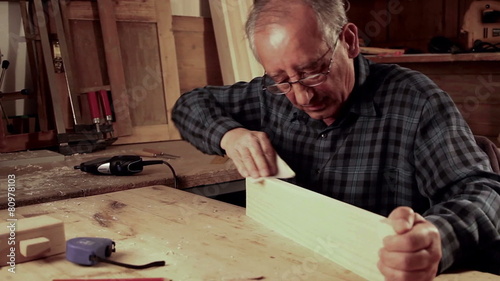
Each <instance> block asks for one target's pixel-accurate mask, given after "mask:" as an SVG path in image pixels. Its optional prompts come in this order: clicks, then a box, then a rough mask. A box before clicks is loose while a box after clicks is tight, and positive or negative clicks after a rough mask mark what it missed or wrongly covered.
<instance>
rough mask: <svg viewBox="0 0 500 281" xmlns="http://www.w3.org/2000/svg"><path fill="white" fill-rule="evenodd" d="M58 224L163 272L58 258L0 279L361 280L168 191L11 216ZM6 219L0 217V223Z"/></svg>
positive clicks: (226, 212)
mask: <svg viewBox="0 0 500 281" xmlns="http://www.w3.org/2000/svg"><path fill="white" fill-rule="evenodd" d="M40 214H45V215H49V216H51V217H54V218H56V219H59V220H62V221H63V222H64V225H65V230H66V239H71V238H75V237H103V238H109V239H112V240H113V241H115V243H116V246H115V248H116V252H115V253H113V254H112V255H111V257H110V259H111V260H114V261H120V262H124V263H130V264H145V263H148V262H152V261H157V260H162V261H165V262H166V264H167V265H166V266H163V267H154V268H149V269H145V270H131V269H127V268H123V267H119V266H115V265H110V264H105V263H99V264H97V265H95V266H90V267H89V266H80V265H77V264H74V263H71V262H68V261H67V260H66V259H65V257H64V255H63V254H61V255H56V256H52V257H49V258H45V259H43V260H36V261H31V262H28V263H23V264H19V265H17V266H16V274H12V273H10V272H8V271H7V270H6V269H7V268H2V270H0V280H2V281H20V280H54V279H64V278H68V279H69V278H72V279H90V280H92V279H95V278H117V279H120V280H124V279H125V278H141V277H143V278H144V277H163V278H165V280H170V279H171V280H233V281H249V280H264V281H267V280H315V281H321V280H330V281H332V280H333V281H340V280H342V281H361V280H362V279H361V278H360V277H359V276H357V275H356V274H354V273H352V272H350V271H348V270H346V269H344V268H342V267H340V266H338V265H336V264H333V263H332V262H330V261H329V260H327V259H325V258H323V257H321V256H316V255H315V253H314V252H312V251H310V250H309V249H307V248H305V247H302V246H300V245H298V244H296V243H293V242H292V241H290V240H289V239H286V238H284V237H283V236H281V235H279V234H277V233H275V232H273V231H271V230H269V229H267V228H265V227H263V226H262V225H260V224H258V223H257V222H255V221H253V220H252V219H250V218H248V217H246V216H245V210H244V208H241V207H238V206H234V205H230V204H226V203H223V202H219V201H216V200H212V199H209V198H206V197H203V196H198V195H194V194H192V193H188V192H184V191H181V190H176V189H172V188H170V187H166V186H152V187H146V188H140V189H134V190H127V191H123V192H115V193H110V194H102V195H97V196H92V197H85V198H75V199H71V200H63V201H58V202H52V203H46V204H40V205H34V206H27V207H21V208H17V209H16V216H17V217H18V218H22V217H33V216H36V215H40ZM6 217H7V213H6V212H1V213H0V219H1V220H4V219H5V218H6Z"/></svg>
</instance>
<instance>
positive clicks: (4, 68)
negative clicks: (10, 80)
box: [0, 60, 10, 89]
mask: <svg viewBox="0 0 500 281" xmlns="http://www.w3.org/2000/svg"><path fill="white" fill-rule="evenodd" d="M9 65H10V62H9V61H8V60H4V61H2V74H0V89H2V85H3V80H4V78H5V71H7V68H9Z"/></svg>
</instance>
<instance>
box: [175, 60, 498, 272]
mask: <svg viewBox="0 0 500 281" xmlns="http://www.w3.org/2000/svg"><path fill="white" fill-rule="evenodd" d="M354 63H355V69H356V85H355V88H354V90H353V92H352V93H351V95H350V96H349V98H348V100H347V101H346V104H345V106H343V108H342V112H341V114H340V115H339V117H338V118H337V119H336V121H335V122H334V123H333V124H332V125H330V126H327V125H325V124H324V123H323V122H322V121H319V120H314V119H311V118H310V117H309V116H308V115H307V114H305V113H304V112H302V111H300V110H298V109H296V108H295V107H293V105H292V104H291V103H290V102H289V101H288V99H287V98H286V96H284V95H281V96H276V95H272V94H269V93H266V92H265V91H263V90H262V85H263V81H262V80H263V78H262V77H259V78H255V79H253V80H252V81H250V82H248V83H246V82H239V83H236V84H234V85H231V86H218V87H216V86H207V87H204V88H199V89H195V90H193V91H191V92H188V93H185V94H184V95H182V96H181V98H180V99H179V100H178V102H177V103H176V105H175V107H174V111H173V121H174V122H175V124H176V126H177V127H178V128H179V130H180V132H181V134H182V136H183V138H185V139H186V140H187V141H189V142H190V143H192V144H193V145H194V146H196V147H197V148H198V149H200V150H201V151H203V152H205V153H208V154H220V155H222V154H224V151H223V150H222V149H221V147H220V140H221V138H222V136H223V135H224V134H225V133H226V132H227V131H228V130H231V129H234V128H238V127H245V128H247V129H251V130H259V131H263V132H266V133H267V134H268V135H269V138H270V140H271V142H272V144H273V145H274V147H275V149H276V151H277V153H278V154H279V155H280V156H281V157H282V158H283V159H284V160H285V162H287V163H288V164H289V165H290V167H291V168H292V169H293V170H294V171H295V172H296V174H297V176H296V178H294V179H292V180H291V182H292V183H295V184H297V185H299V186H302V187H304V188H307V189H310V190H314V191H316V192H319V193H321V194H324V195H326V196H330V197H333V198H335V199H338V200H342V201H344V202H347V203H350V204H353V205H355V206H358V207H361V208H363V209H366V210H369V211H372V212H375V213H378V214H381V215H384V216H387V215H388V214H389V213H390V212H391V211H392V210H393V209H394V208H396V207H398V206H409V207H412V208H413V209H414V210H415V211H416V212H419V213H421V214H422V215H423V216H424V217H425V218H426V219H427V220H429V221H431V222H432V223H434V224H435V225H436V226H437V227H438V229H439V231H440V235H441V239H442V248H443V258H442V260H441V264H440V271H444V270H446V269H448V268H450V267H451V266H452V265H456V266H460V267H464V266H465V267H471V268H475V269H480V270H487V271H490V272H494V273H496V274H500V257H499V255H500V254H499V253H500V234H499V232H500V196H499V193H500V177H499V176H498V175H497V174H494V173H492V171H491V166H490V163H489V161H488V158H487V157H486V154H485V153H484V152H483V151H482V150H481V149H480V148H479V147H478V146H477V145H476V143H475V140H474V137H473V135H472V133H471V131H470V129H469V127H468V126H467V124H466V122H465V121H464V119H463V118H462V116H461V114H460V113H459V111H458V110H457V108H456V107H455V105H454V103H453V101H452V100H451V98H450V97H449V96H448V95H447V94H446V93H445V92H444V91H442V90H441V89H440V88H438V87H437V86H436V85H435V84H434V83H433V82H432V81H431V80H430V79H429V78H427V77H426V76H425V75H422V74H421V73H418V72H416V71H412V70H409V69H405V68H402V67H399V66H397V65H385V64H375V63H372V62H370V61H369V60H367V59H365V58H364V57H363V56H361V55H360V56H358V57H357V58H356V59H355V60H354Z"/></svg>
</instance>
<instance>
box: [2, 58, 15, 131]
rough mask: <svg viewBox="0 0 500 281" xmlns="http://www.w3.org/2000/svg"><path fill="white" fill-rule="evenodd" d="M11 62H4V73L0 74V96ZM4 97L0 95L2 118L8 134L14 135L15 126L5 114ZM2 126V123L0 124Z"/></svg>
mask: <svg viewBox="0 0 500 281" xmlns="http://www.w3.org/2000/svg"><path fill="white" fill-rule="evenodd" d="M9 64H10V62H9V61H8V60H4V61H2V73H1V74H0V94H2V91H1V89H2V86H3V80H4V79H5V71H7V68H9ZM1 98H2V96H1V95H0V110H1V111H2V116H3V118H5V123H6V124H7V132H9V133H11V134H13V133H14V131H15V130H14V126H13V125H12V123H11V122H10V121H9V117H8V116H7V113H6V112H5V109H4V107H3V104H2V100H1ZM0 124H2V122H0Z"/></svg>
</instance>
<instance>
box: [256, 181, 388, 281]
mask: <svg viewBox="0 0 500 281" xmlns="http://www.w3.org/2000/svg"><path fill="white" fill-rule="evenodd" d="M246 193H247V203H246V214H247V216H249V217H251V218H253V219H255V220H256V221H258V222H260V223H262V224H263V225H265V226H267V227H269V228H270V229H272V230H274V231H276V232H278V233H280V234H282V235H283V236H285V237H288V238H290V239H292V240H293V241H295V242H297V243H299V244H301V245H303V246H305V247H307V248H309V249H311V250H313V251H315V252H316V253H318V254H320V255H322V256H324V257H326V258H328V259H330V260H331V261H333V262H335V263H337V264H339V265H341V266H343V267H345V268H347V269H349V270H351V271H352V272H354V273H356V274H357V275H359V276H362V277H364V278H366V279H367V280H370V281H372V280H373V281H374V280H384V277H383V275H382V274H381V273H380V272H379V270H378V269H377V262H378V260H379V257H378V251H379V249H381V248H382V239H383V237H385V236H387V235H392V234H394V230H393V229H392V227H391V226H390V225H389V224H387V223H385V222H384V219H385V218H384V217H382V216H379V215H377V214H374V213H371V212H368V211H365V210H363V209H360V208H357V207H354V206H352V205H349V204H346V203H343V202H341V201H338V200H335V199H332V198H329V197H326V196H323V195H321V194H318V193H315V192H312V191H310V190H307V189H304V188H301V187H298V186H296V185H293V184H290V183H287V182H284V181H281V180H278V179H266V180H264V181H262V182H261V183H254V182H253V181H252V180H247V182H246Z"/></svg>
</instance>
